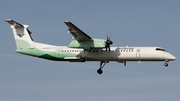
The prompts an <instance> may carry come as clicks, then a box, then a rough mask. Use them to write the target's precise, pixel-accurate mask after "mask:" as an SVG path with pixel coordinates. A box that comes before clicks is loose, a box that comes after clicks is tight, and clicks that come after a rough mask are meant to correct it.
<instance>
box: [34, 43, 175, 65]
mask: <svg viewBox="0 0 180 101" xmlns="http://www.w3.org/2000/svg"><path fill="white" fill-rule="evenodd" d="M36 46H38V47H37V49H39V50H41V51H53V52H55V51H56V57H57V58H63V60H64V61H71V60H72V61H73V60H76V59H79V57H81V56H82V54H84V51H83V49H76V48H68V47H67V46H59V47H58V46H54V47H51V45H50V48H47V47H49V46H48V45H40V44H38V43H36ZM40 46H45V47H40ZM47 54H48V52H47ZM84 57H85V59H86V61H117V62H123V61H170V60H175V59H176V58H175V57H174V56H173V55H171V54H170V53H168V52H167V51H165V50H164V49H162V48H160V47H111V51H110V52H109V51H106V49H91V50H89V51H88V52H87V53H86V54H85V56H84Z"/></svg>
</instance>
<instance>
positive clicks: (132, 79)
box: [0, 0, 180, 101]
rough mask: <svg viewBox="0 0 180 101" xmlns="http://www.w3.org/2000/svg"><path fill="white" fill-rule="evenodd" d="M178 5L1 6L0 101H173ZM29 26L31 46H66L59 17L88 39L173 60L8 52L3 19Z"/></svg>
mask: <svg viewBox="0 0 180 101" xmlns="http://www.w3.org/2000/svg"><path fill="white" fill-rule="evenodd" d="M179 4H180V1H179V0H136V1H135V0H119V1H116V0H113V1H109V0H102V1H100V0H99V1H97V0H91V1H84V0H77V1H68V0H54V1H44V0H38V1H37V0H4V1H0V15H1V16H0V26H1V28H0V34H1V37H0V46H1V49H0V61H1V63H0V101H72V100H73V101H82V100H86V101H92V100H93V101H99V100H101V101H110V100H111V101H119V100H121V101H179V100H180V96H179V94H180V86H179V85H180V79H179V78H180V68H179V64H178V63H179V57H180V55H179V50H180V48H179V42H180V41H179V38H180V36H179V33H180V30H179V29H180V28H179V27H180V20H179V18H180V13H179V11H180V6H179ZM8 18H11V19H14V20H15V21H18V22H20V23H23V24H27V25H29V26H30V28H29V30H30V31H31V32H32V33H33V34H32V37H33V39H34V41H36V42H42V43H48V44H54V45H67V44H68V43H69V42H70V41H71V40H72V36H71V34H68V33H67V31H68V30H67V29H68V28H67V26H66V25H65V24H64V23H63V22H64V21H66V20H69V21H71V22H73V23H74V24H75V25H77V26H78V27H79V28H80V29H81V30H83V31H84V32H85V33H87V34H88V35H90V36H91V37H94V38H106V35H107V34H111V38H112V40H113V42H114V43H113V45H112V46H125V45H128V46H160V47H163V48H165V49H166V50H167V51H168V52H170V53H172V54H173V55H174V56H176V58H177V60H176V61H173V62H170V63H169V67H168V68H165V67H164V62H155V63H152V62H142V63H140V64H139V63H137V62H128V63H127V66H126V67H124V66H123V64H120V63H116V62H110V63H108V64H107V65H106V66H105V67H104V68H103V70H104V73H103V74H102V75H98V74H97V73H96V70H97V69H98V68H99V62H86V63H69V62H53V61H48V60H43V59H38V58H34V57H28V56H25V55H21V54H18V53H15V52H14V50H15V48H16V46H15V42H14V38H13V34H12V30H11V29H10V26H9V24H7V23H6V22H5V21H4V20H5V19H8Z"/></svg>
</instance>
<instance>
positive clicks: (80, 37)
mask: <svg viewBox="0 0 180 101" xmlns="http://www.w3.org/2000/svg"><path fill="white" fill-rule="evenodd" d="M64 23H65V24H66V25H67V26H68V27H69V29H68V30H69V32H70V33H71V34H72V36H73V37H74V38H75V39H76V40H77V41H78V42H83V41H91V40H92V38H91V37H90V36H88V35H87V34H86V33H84V32H83V31H81V30H80V29H79V28H78V27H76V26H75V25H74V24H73V23H71V22H70V21H65V22H64Z"/></svg>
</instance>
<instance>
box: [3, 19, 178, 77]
mask: <svg viewBox="0 0 180 101" xmlns="http://www.w3.org/2000/svg"><path fill="white" fill-rule="evenodd" d="M5 21H6V22H8V23H9V24H10V26H11V28H12V31H13V34H14V38H15V42H16V47H17V49H16V50H15V51H16V52H18V53H21V54H24V55H29V56H33V57H38V58H43V59H47V60H53V61H69V62H86V61H99V62H100V67H99V69H98V70H97V73H98V74H102V73H103V70H102V69H103V67H104V66H105V65H106V63H109V62H110V61H116V62H118V63H123V64H124V66H126V62H129V61H137V62H141V61H152V62H153V61H164V62H165V63H164V66H166V67H167V66H168V62H169V61H173V60H176V57H175V56H173V55H172V54H170V53H169V52H167V51H166V50H165V49H163V48H161V47H129V46H125V47H110V45H112V44H113V42H112V41H111V40H110V36H107V39H96V38H92V37H90V36H89V35H87V34H86V33H84V32H83V31H82V30H80V29H79V28H78V27H77V26H75V25H74V24H73V23H71V22H70V21H65V22H64V23H65V24H66V25H67V27H68V33H71V34H72V36H73V37H74V38H75V39H74V40H72V41H71V42H70V43H69V44H68V45H67V46H56V45H49V44H44V43H38V42H34V41H33V38H32V37H31V34H32V33H31V31H30V30H29V29H28V28H29V26H28V25H25V24H20V23H18V22H16V21H14V20H12V19H6V20H5Z"/></svg>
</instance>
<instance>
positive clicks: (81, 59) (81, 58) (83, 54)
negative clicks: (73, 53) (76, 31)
mask: <svg viewBox="0 0 180 101" xmlns="http://www.w3.org/2000/svg"><path fill="white" fill-rule="evenodd" d="M87 53H88V51H83V53H82V56H81V57H80V59H79V60H80V61H81V62H85V61H86V60H85V58H84V56H85V55H86V54H87Z"/></svg>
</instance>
